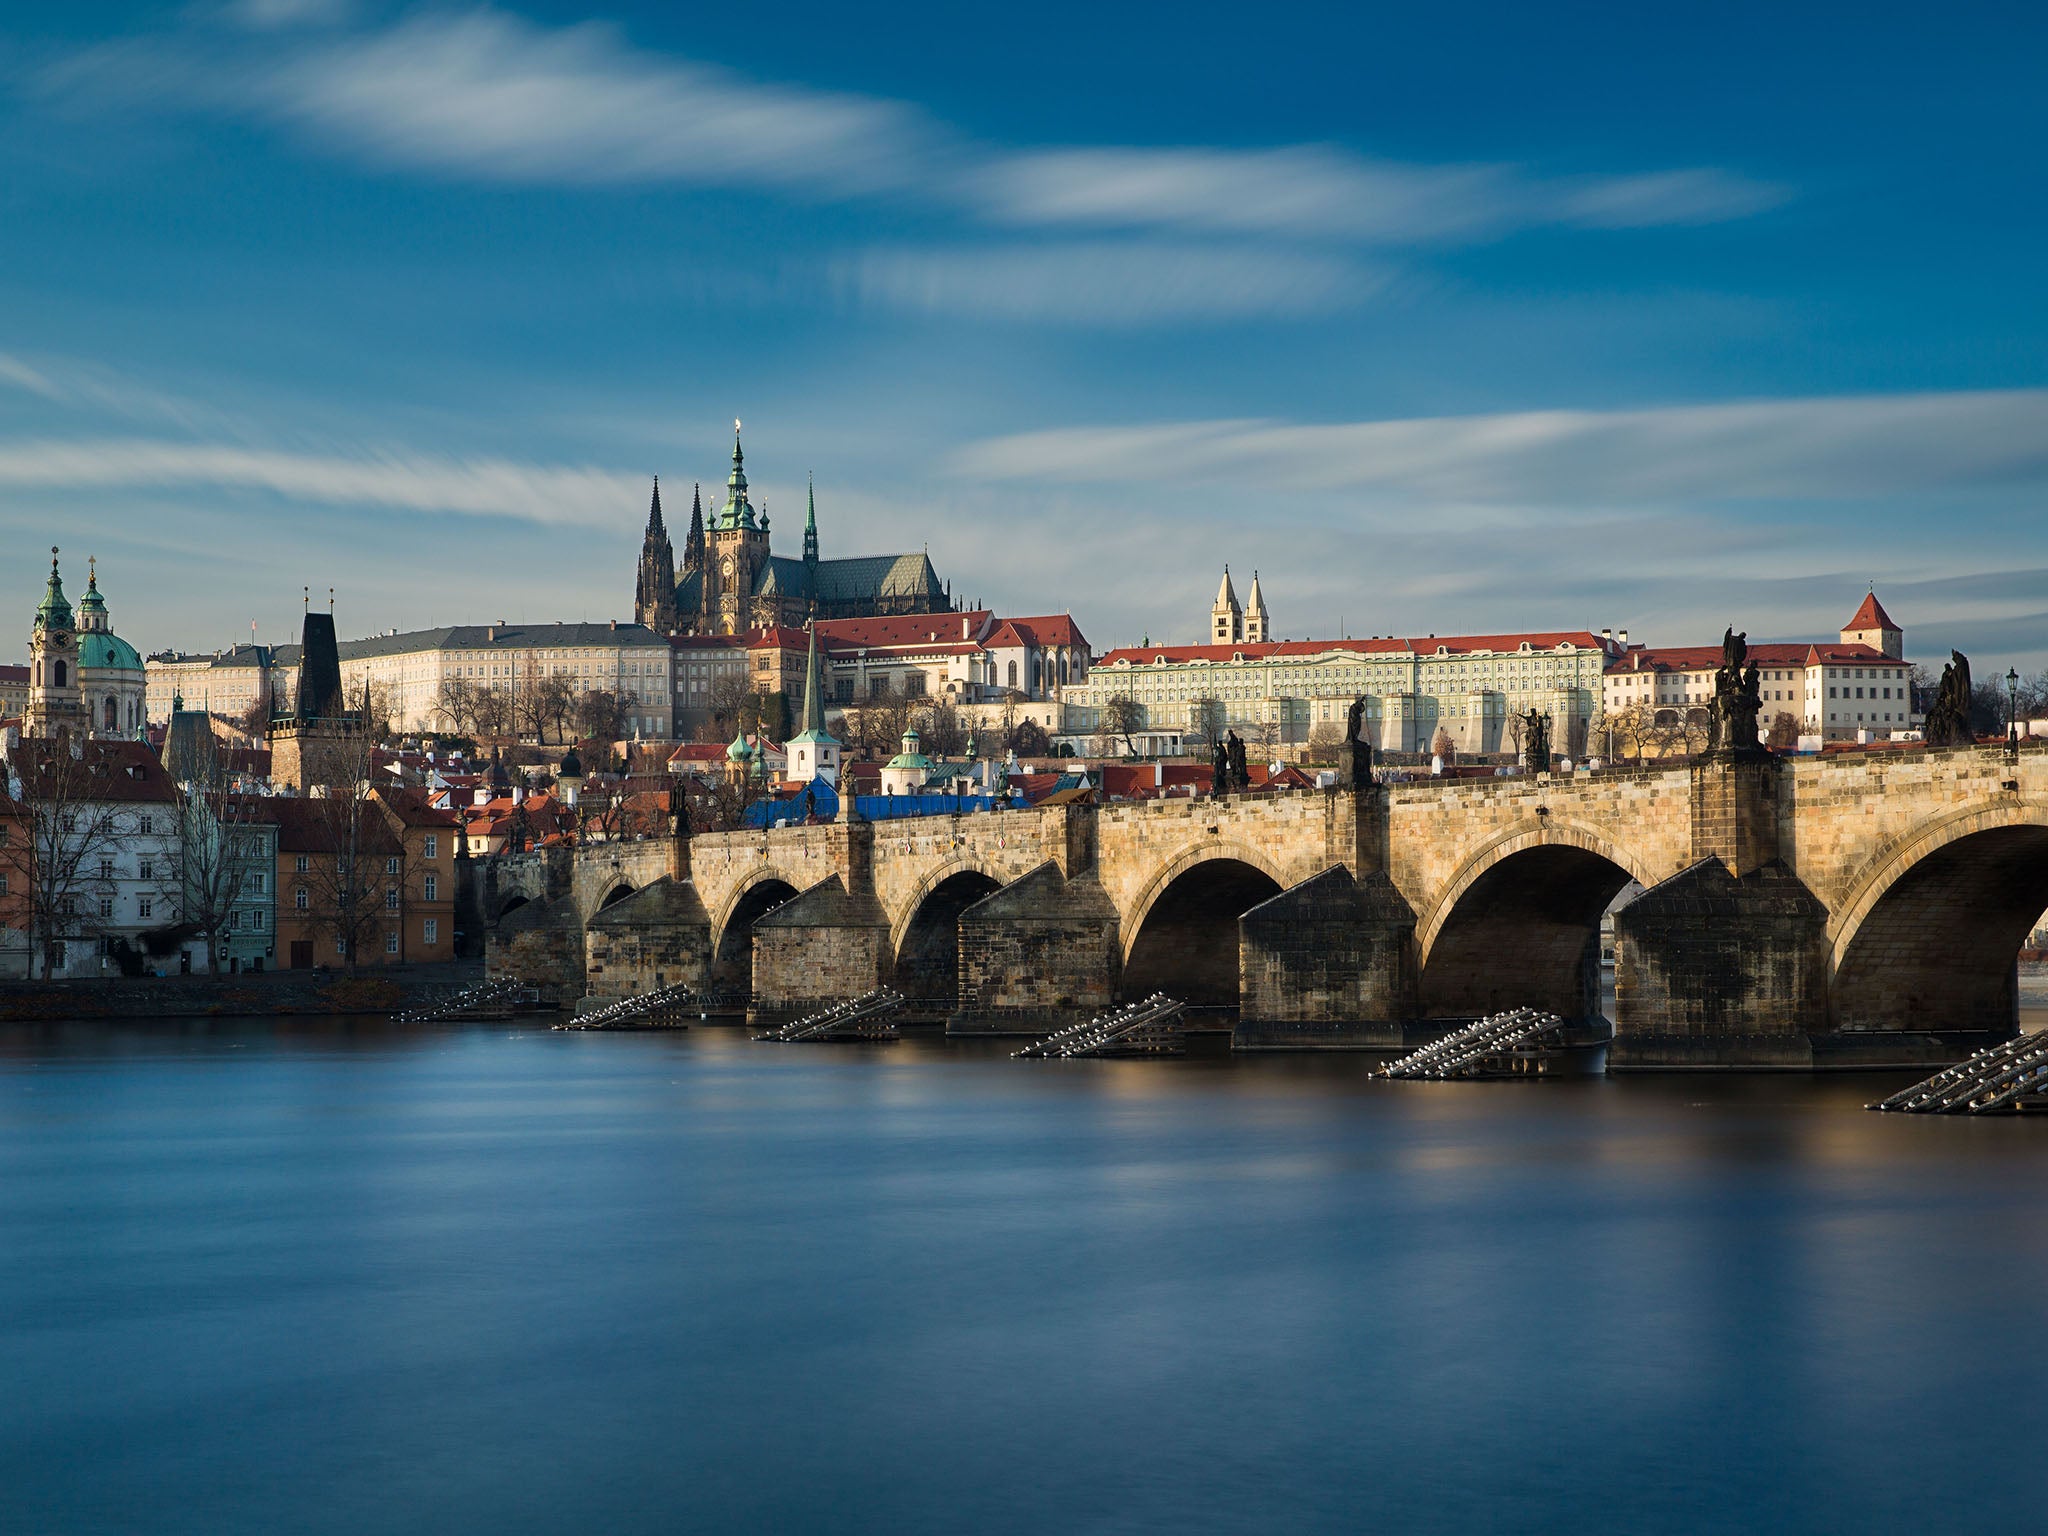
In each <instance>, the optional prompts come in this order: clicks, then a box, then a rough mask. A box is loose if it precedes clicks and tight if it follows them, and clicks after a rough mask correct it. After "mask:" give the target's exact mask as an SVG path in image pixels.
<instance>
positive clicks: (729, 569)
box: [719, 555, 732, 576]
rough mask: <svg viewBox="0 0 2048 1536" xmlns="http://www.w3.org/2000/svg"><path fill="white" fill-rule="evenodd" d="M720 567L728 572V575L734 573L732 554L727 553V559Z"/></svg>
mask: <svg viewBox="0 0 2048 1536" xmlns="http://www.w3.org/2000/svg"><path fill="white" fill-rule="evenodd" d="M719 569H720V570H721V571H723V572H724V573H725V574H726V575H727V576H730V575H732V556H731V555H727V556H726V557H725V561H724V563H723V564H722V565H721V566H720V567H719Z"/></svg>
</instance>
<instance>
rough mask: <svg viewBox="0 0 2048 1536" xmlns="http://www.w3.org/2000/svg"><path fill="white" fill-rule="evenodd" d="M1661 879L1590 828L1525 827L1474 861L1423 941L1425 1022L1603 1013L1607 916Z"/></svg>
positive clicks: (1431, 918) (1450, 889) (1428, 921)
mask: <svg viewBox="0 0 2048 1536" xmlns="http://www.w3.org/2000/svg"><path fill="white" fill-rule="evenodd" d="M1631 880H1634V881H1637V882H1639V883H1641V884H1643V885H1650V884H1653V883H1654V881H1655V875H1654V873H1653V872H1652V871H1650V870H1648V869H1645V868H1644V867H1642V865H1641V863H1640V861H1639V860H1638V859H1636V857H1635V856H1634V855H1633V854H1632V853H1630V852H1629V851H1628V850H1627V849H1625V848H1622V847H1620V846H1618V845H1617V844H1615V843H1614V842H1612V841H1611V840H1610V839H1608V838H1606V837H1604V836H1602V835H1601V834H1600V833H1598V832H1596V831H1594V830H1592V829H1591V828H1589V827H1585V826H1581V825H1577V824H1575V823H1570V822H1563V823H1558V824H1555V825H1553V824H1551V822H1550V821H1549V819H1547V818H1546V819H1545V821H1543V822H1542V823H1538V824H1534V825H1530V826H1526V827H1521V828H1517V829H1514V830H1512V831H1509V832H1506V833H1503V834H1502V835H1500V836H1499V837H1496V838H1493V839H1491V840H1490V841H1488V842H1487V843H1486V844H1484V845H1483V846H1482V847H1480V848H1479V849H1477V850H1476V851H1475V852H1474V853H1472V854H1471V855H1470V856H1469V857H1468V858H1467V859H1466V860H1465V862H1464V863H1463V864H1462V865H1460V866H1459V868H1458V871H1457V872H1456V873H1455V874H1454V875H1453V876H1452V877H1451V879H1450V880H1449V881H1448V882H1446V884H1445V886H1444V890H1443V894H1442V895H1441V896H1440V897H1439V898H1438V899H1437V902H1436V904H1435V905H1434V906H1433V907H1432V908H1431V909H1430V911H1429V913H1428V915H1427V916H1426V917H1425V919H1424V920H1423V922H1422V924H1421V925H1420V926H1419V927H1418V928H1417V930H1416V935H1415V943H1416V956H1417V975H1418V985H1419V989H1420V993H1421V1004H1422V1014H1423V1016H1424V1017H1425V1018H1477V1017H1481V1016H1483V1015H1485V1014H1489V1013H1495V1012H1498V1011H1500V1010H1501V1009H1503V1008H1513V1007H1519V1006H1523V1005H1528V1006H1531V1007H1536V1008H1543V1009H1547V1010H1549V1011H1551V1012H1553V1013H1557V1014H1560V1015H1562V1016H1563V1017H1565V1018H1568V1019H1575V1018H1590V1017H1593V1016H1595V1015H1597V1014H1598V1013H1599V1012H1600V916H1601V914H1602V913H1603V912H1605V911H1606V910H1607V906H1608V904H1609V903H1610V902H1612V901H1613V900H1614V898H1615V897H1616V896H1617V895H1619V894H1620V893H1621V891H1622V890H1623V889H1624V888H1625V887H1626V886H1627V885H1628V883H1629V882H1630V881H1631Z"/></svg>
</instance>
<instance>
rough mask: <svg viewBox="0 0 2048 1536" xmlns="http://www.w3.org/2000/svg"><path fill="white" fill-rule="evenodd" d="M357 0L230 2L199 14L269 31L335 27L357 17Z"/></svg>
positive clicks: (230, 24)
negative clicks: (292, 28) (291, 28)
mask: <svg viewBox="0 0 2048 1536" xmlns="http://www.w3.org/2000/svg"><path fill="white" fill-rule="evenodd" d="M355 9H356V8H355V5H354V3H353V0H226V3H224V4H222V5H219V6H216V7H213V8H210V9H204V10H202V11H201V12H200V13H199V14H201V15H203V16H206V17H208V18H209V19H218V20H220V21H223V22H226V23H227V24H228V25H229V26H235V27H247V28H248V29H249V30H250V31H252V32H268V31H274V30H277V29H281V28H285V27H332V26H339V25H340V24H341V23H343V22H345V21H348V20H351V19H352V18H353V17H354V15H355Z"/></svg>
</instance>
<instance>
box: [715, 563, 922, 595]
mask: <svg viewBox="0 0 2048 1536" xmlns="http://www.w3.org/2000/svg"><path fill="white" fill-rule="evenodd" d="M754 590H755V591H756V592H759V593H762V594H764V595H765V594H787V595H790V596H797V595H801V594H802V592H803V590H804V563H803V561H801V560H793V559H791V558H790V557H789V556H787V555H771V556H769V557H768V562H767V564H766V565H764V566H763V567H762V568H761V574H760V576H759V578H758V579H757V580H756V581H755V583H754ZM813 595H814V596H815V597H816V598H817V600H818V601H819V602H821V603H873V602H881V601H883V600H884V599H903V598H926V599H929V600H931V601H933V602H943V601H945V596H946V588H945V584H944V583H943V582H941V581H940V580H939V573H938V572H937V571H935V570H933V569H932V562H931V560H930V558H929V557H928V556H926V555H923V554H915V555H856V556H854V557H852V558H850V559H845V560H820V561H819V562H818V590H817V592H816V593H815V594H813Z"/></svg>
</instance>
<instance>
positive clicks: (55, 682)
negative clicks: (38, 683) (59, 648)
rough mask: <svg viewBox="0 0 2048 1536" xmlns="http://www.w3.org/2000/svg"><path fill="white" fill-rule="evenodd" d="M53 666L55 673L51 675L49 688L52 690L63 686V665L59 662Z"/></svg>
mask: <svg viewBox="0 0 2048 1536" xmlns="http://www.w3.org/2000/svg"><path fill="white" fill-rule="evenodd" d="M54 666H55V672H54V674H53V677H52V681H51V684H50V686H51V687H53V688H62V687H63V686H64V663H63V662H61V661H60V662H56V663H55V664H54Z"/></svg>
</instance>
